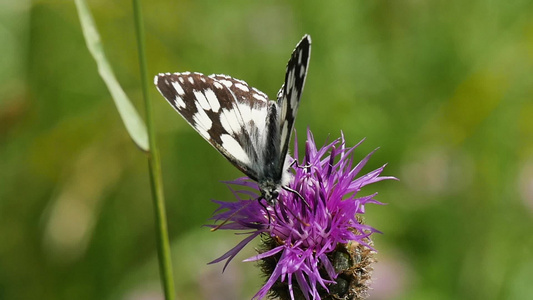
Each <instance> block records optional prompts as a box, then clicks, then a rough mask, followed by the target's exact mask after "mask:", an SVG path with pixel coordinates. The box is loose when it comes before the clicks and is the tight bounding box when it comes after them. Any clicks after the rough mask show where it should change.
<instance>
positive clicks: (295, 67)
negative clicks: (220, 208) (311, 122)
mask: <svg viewBox="0 0 533 300" xmlns="http://www.w3.org/2000/svg"><path fill="white" fill-rule="evenodd" d="M310 57H311V37H310V36H309V35H305V36H304V37H303V38H302V40H301V41H300V43H298V45H297V46H296V48H295V49H294V51H293V52H292V55H291V58H290V60H289V62H288V63H287V70H286V72H285V83H284V84H283V85H282V86H281V89H280V90H279V92H278V106H279V107H280V110H279V111H280V117H279V121H280V124H279V128H280V136H281V137H280V142H281V147H280V149H281V152H280V153H281V156H282V157H285V156H286V155H287V151H288V149H289V142H290V139H291V133H292V130H293V128H294V120H295V118H296V113H297V112H298V105H299V103H300V97H301V96H302V92H303V89H304V85H305V79H306V77H307V70H308V66H309V58H310ZM282 163H283V162H282ZM282 171H283V170H280V172H282Z"/></svg>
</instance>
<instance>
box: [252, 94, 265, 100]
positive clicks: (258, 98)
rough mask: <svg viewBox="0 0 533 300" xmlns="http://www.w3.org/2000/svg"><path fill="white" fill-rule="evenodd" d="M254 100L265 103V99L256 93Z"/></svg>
mask: <svg viewBox="0 0 533 300" xmlns="http://www.w3.org/2000/svg"><path fill="white" fill-rule="evenodd" d="M254 98H255V99H257V100H259V101H265V102H266V99H265V97H263V96H262V95H260V94H256V93H254Z"/></svg>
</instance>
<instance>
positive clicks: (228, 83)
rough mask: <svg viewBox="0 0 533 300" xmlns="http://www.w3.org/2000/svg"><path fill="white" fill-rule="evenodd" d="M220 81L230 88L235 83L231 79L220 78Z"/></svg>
mask: <svg viewBox="0 0 533 300" xmlns="http://www.w3.org/2000/svg"><path fill="white" fill-rule="evenodd" d="M220 82H221V83H222V84H223V85H225V86H227V87H228V88H230V87H231V86H232V85H233V82H231V81H229V80H220Z"/></svg>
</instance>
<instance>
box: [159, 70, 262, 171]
mask: <svg viewBox="0 0 533 300" xmlns="http://www.w3.org/2000/svg"><path fill="white" fill-rule="evenodd" d="M155 84H156V86H157V88H158V90H159V92H160V93H161V94H162V95H163V96H164V97H165V99H166V100H167V101H168V102H169V103H170V105H172V107H173V108H174V109H175V110H176V111H177V112H178V113H179V114H180V115H181V116H182V117H183V118H184V119H185V120H186V121H187V122H188V123H189V124H190V125H191V126H192V127H193V128H194V129H195V130H196V131H197V132H198V133H199V134H200V135H201V136H202V137H203V138H204V139H206V140H207V141H208V142H209V143H210V144H211V145H213V146H214V147H215V148H216V149H217V150H218V151H219V152H220V153H222V154H223V155H224V156H225V157H226V158H227V159H228V160H229V161H230V162H232V163H233V164H234V165H235V166H236V167H237V168H238V169H239V170H241V171H242V172H243V173H245V174H246V175H248V176H249V177H250V178H252V179H255V180H257V177H258V175H257V172H256V170H254V165H255V162H256V161H257V160H258V158H257V151H256V150H255V147H254V142H253V141H252V139H251V136H250V134H249V133H248V132H247V131H246V127H247V125H246V119H243V115H242V113H241V112H240V110H241V109H242V108H239V105H238V102H237V101H236V99H235V94H234V93H233V92H232V91H231V90H230V89H229V88H228V87H227V86H226V84H224V83H223V82H219V81H218V80H216V79H214V78H211V77H209V76H205V75H203V74H200V73H188V72H185V73H174V74H170V73H167V74H159V75H158V76H156V78H155Z"/></svg>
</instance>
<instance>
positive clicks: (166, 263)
mask: <svg viewBox="0 0 533 300" xmlns="http://www.w3.org/2000/svg"><path fill="white" fill-rule="evenodd" d="M133 14H134V18H135V31H136V34H137V46H138V52H139V65H140V68H141V86H142V91H143V97H144V103H145V110H146V124H147V128H148V140H149V144H150V152H149V153H148V166H149V169H150V184H151V187H152V199H153V201H154V208H155V209H154V212H155V221H156V236H157V254H158V258H159V271H160V276H161V281H162V284H163V290H164V292H165V299H166V300H173V299H175V295H176V293H175V288H174V276H173V275H172V261H171V258H170V244H169V241H168V229H167V218H166V213H165V198H164V195H163V177H162V175H161V161H160V159H159V151H158V150H157V147H156V140H155V133H154V132H155V130H154V122H153V118H152V102H151V101H150V97H149V93H148V80H147V71H146V54H145V50H144V49H145V46H144V28H143V20H142V14H141V5H140V3H139V0H133Z"/></svg>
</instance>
